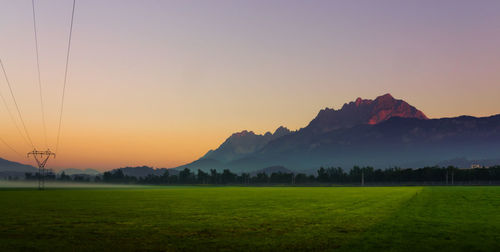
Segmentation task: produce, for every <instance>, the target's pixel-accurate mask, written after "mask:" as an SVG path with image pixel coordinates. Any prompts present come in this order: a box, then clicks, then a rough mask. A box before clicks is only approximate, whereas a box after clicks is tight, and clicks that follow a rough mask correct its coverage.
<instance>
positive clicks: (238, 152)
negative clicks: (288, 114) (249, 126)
mask: <svg viewBox="0 0 500 252" xmlns="http://www.w3.org/2000/svg"><path fill="white" fill-rule="evenodd" d="M289 133H290V130H289V129H287V128H285V127H283V126H280V127H279V128H277V129H276V130H275V131H274V133H272V134H271V132H266V133H265V134H264V135H258V134H255V133H254V132H253V131H246V130H244V131H241V132H238V133H234V134H232V135H231V136H230V137H229V138H228V139H226V141H224V143H222V144H221V145H220V146H219V148H217V149H216V150H210V151H209V152H208V153H207V154H205V155H204V156H203V157H202V158H201V159H203V160H216V161H219V162H223V163H225V162H230V161H233V160H237V159H240V158H243V157H245V156H246V155H249V154H252V153H255V152H256V151H257V150H259V149H261V148H262V147H264V146H265V145H266V144H267V143H269V142H270V141H272V140H274V139H277V138H280V137H282V136H285V135H287V134H289Z"/></svg>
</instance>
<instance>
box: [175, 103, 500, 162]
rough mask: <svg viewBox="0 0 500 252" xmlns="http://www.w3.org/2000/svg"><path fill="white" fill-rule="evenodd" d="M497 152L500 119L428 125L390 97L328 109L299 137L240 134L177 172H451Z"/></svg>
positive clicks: (468, 118)
mask: <svg viewBox="0 0 500 252" xmlns="http://www.w3.org/2000/svg"><path fill="white" fill-rule="evenodd" d="M283 128H284V127H283ZM499 150H500V115H495V116H490V117H481V118H476V117H471V116H460V117H455V118H441V119H428V118H427V116H425V114H424V113H423V112H421V111H420V110H418V109H416V108H415V107H413V106H411V105H410V104H408V103H406V102H405V101H403V100H398V99H395V98H394V97H392V96H391V95H390V94H385V95H382V96H379V97H377V98H376V99H374V100H368V99H361V98H358V99H356V101H353V102H350V103H347V104H344V106H342V108H341V109H339V110H334V109H329V108H326V109H323V110H321V111H320V112H319V113H318V115H317V116H316V117H315V118H314V119H313V120H312V121H311V122H310V123H309V124H308V125H307V126H306V127H304V128H302V129H300V130H298V131H294V132H290V131H289V130H288V129H286V130H285V131H284V132H283V133H282V134H276V132H275V133H274V134H270V133H266V134H265V135H256V134H254V133H253V132H251V131H242V132H239V133H235V134H233V135H232V136H230V137H229V138H228V139H227V140H226V141H225V142H224V143H223V144H222V145H221V146H219V148H217V149H216V150H214V151H210V152H209V153H207V154H206V155H205V156H203V157H202V158H200V159H199V160H196V161H194V162H192V163H189V164H186V165H183V166H180V167H179V168H184V167H188V168H190V169H192V170H196V169H202V170H209V169H218V170H222V169H231V170H232V171H235V172H252V171H255V170H259V169H263V168H265V167H273V166H283V167H287V169H290V170H293V171H307V170H315V169H318V168H319V167H320V166H341V167H343V168H350V167H352V166H353V165H371V166H374V167H376V168H387V167H391V166H401V167H410V168H411V167H422V166H426V165H437V164H441V165H447V164H452V163H453V162H450V161H451V160H456V159H457V158H466V159H468V160H490V162H496V161H495V160H500V151H499ZM462 165H463V164H462Z"/></svg>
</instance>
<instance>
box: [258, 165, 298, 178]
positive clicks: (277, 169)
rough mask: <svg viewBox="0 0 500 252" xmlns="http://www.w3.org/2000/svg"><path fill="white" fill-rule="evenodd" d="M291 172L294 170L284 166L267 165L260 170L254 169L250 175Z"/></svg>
mask: <svg viewBox="0 0 500 252" xmlns="http://www.w3.org/2000/svg"><path fill="white" fill-rule="evenodd" d="M279 172H281V173H291V172H292V171H291V170H289V169H287V168H285V167H283V166H270V167H266V168H264V169H260V170H256V171H253V172H250V175H251V176H255V175H257V174H259V173H265V174H267V175H271V174H272V173H279Z"/></svg>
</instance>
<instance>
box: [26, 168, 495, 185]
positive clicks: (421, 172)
mask: <svg viewBox="0 0 500 252" xmlns="http://www.w3.org/2000/svg"><path fill="white" fill-rule="evenodd" d="M25 179H26V180H36V179H38V173H35V174H32V173H26V174H25ZM45 179H46V180H53V181H74V182H103V183H120V184H150V185H176V184H191V185H195V184H199V185H203V184H204V185H266V184H269V185H273V184H274V185H276V184H284V185H308V184H309V185H314V184H318V185H325V184H338V185H359V184H362V185H363V184H366V185H370V184H374V185H375V184H402V185H403V184H437V185H440V184H500V166H492V167H483V168H475V169H458V168H456V167H453V166H448V167H438V166H433V167H424V168H418V169H410V168H405V169H403V168H398V167H395V168H389V169H374V168H373V167H370V166H366V167H359V166H354V167H353V168H352V169H350V170H348V171H345V170H344V169H342V168H341V167H326V168H325V167H321V168H319V169H318V170H317V171H316V173H315V174H314V175H313V174H309V175H308V174H305V173H292V172H288V173H287V172H273V173H271V174H268V173H265V172H260V173H256V174H250V173H241V174H236V173H233V172H231V171H230V170H229V169H225V170H223V171H222V172H219V171H217V170H215V169H211V170H210V171H209V172H205V171H203V170H197V171H196V172H193V171H191V170H190V169H189V168H184V169H183V170H181V171H179V172H178V173H176V174H173V173H172V174H171V173H170V172H169V171H168V170H166V171H165V172H164V173H163V174H162V175H154V174H149V175H147V176H145V177H135V176H129V175H126V174H125V173H124V172H123V171H122V170H121V169H117V170H113V171H107V172H104V173H103V174H102V175H97V176H95V177H94V176H90V175H71V176H69V175H66V174H65V173H64V172H62V173H61V174H59V175H55V174H54V173H49V174H48V176H46V177H45Z"/></svg>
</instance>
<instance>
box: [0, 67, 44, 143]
mask: <svg viewBox="0 0 500 252" xmlns="http://www.w3.org/2000/svg"><path fill="white" fill-rule="evenodd" d="M0 65H1V67H2V71H3V74H4V76H5V81H6V82H7V86H9V91H10V95H11V96H12V100H14V105H16V110H17V115H18V116H19V119H20V120H21V124H22V125H23V128H24V132H25V133H26V137H27V138H28V140H29V142H30V143H31V146H33V148H35V145H34V144H33V141H32V140H31V137H30V134H29V133H28V130H27V129H26V124H25V123H24V120H23V117H22V116H21V110H20V109H19V106H18V105H17V101H16V97H15V96H14V92H13V91H12V87H11V85H10V81H9V78H8V77H7V71H5V67H4V65H3V62H2V60H1V59H0Z"/></svg>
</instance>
